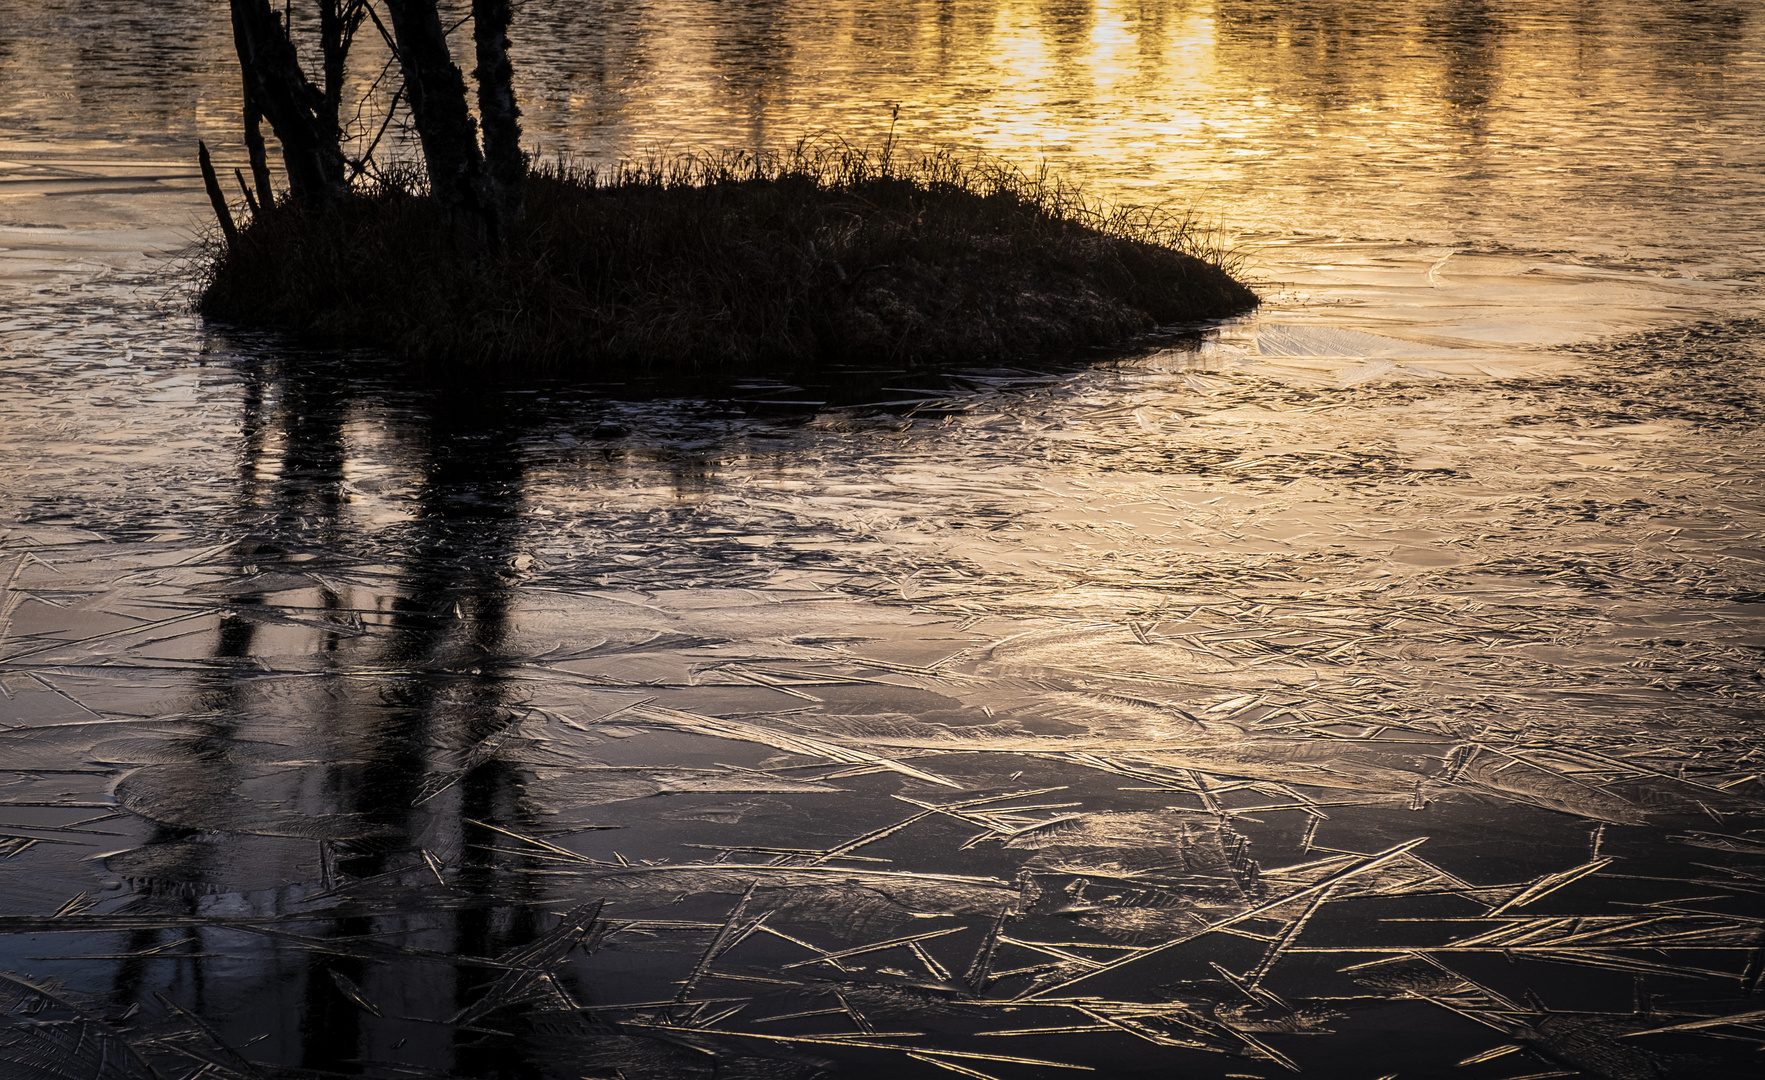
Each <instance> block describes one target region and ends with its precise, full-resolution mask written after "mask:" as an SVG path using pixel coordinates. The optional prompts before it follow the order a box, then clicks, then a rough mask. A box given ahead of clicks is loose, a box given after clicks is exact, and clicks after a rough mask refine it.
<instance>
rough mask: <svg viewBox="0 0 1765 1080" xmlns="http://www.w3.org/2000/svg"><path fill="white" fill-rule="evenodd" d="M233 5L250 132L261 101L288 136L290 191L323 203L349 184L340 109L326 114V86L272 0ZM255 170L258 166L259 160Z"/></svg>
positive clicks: (233, 0)
mask: <svg viewBox="0 0 1765 1080" xmlns="http://www.w3.org/2000/svg"><path fill="white" fill-rule="evenodd" d="M230 6H231V8H232V13H233V46H234V48H235V49H237V50H238V52H239V67H240V70H241V72H242V73H243V74H244V77H245V84H246V100H247V102H248V103H249V104H248V105H247V128H248V131H247V138H248V139H249V137H250V136H249V127H250V121H249V117H250V110H251V109H252V107H254V106H255V108H256V109H257V110H258V111H260V112H261V113H262V114H263V116H264V118H265V119H267V120H269V122H270V127H271V128H273V129H274V130H275V132H276V138H277V139H279V140H281V142H282V162H283V165H284V167H286V169H287V170H288V191H289V194H290V195H292V196H293V197H295V198H297V199H310V200H313V201H316V202H320V203H328V202H331V201H333V200H335V199H339V198H341V197H342V196H343V195H344V194H345V193H346V190H347V179H346V176H347V174H346V172H345V162H344V160H343V150H342V148H341V147H340V146H339V145H338V131H337V125H336V122H335V115H334V114H333V115H332V117H331V118H330V120H329V122H328V121H327V119H326V115H325V107H324V106H325V95H324V92H323V91H321V90H320V89H319V88H318V87H316V86H314V85H313V84H312V82H311V81H310V80H308V79H307V77H306V73H305V72H304V71H302V70H301V67H300V59H299V57H298V56H297V55H296V53H295V51H294V42H293V41H292V40H290V38H289V37H288V32H287V29H286V28H285V27H283V25H282V22H281V20H280V19H278V18H277V17H276V14H275V12H273V11H271V10H270V5H269V2H268V0H230ZM261 137H262V136H261V135H260V136H259V138H260V139H261ZM252 171H253V172H254V173H255V172H257V168H256V163H255V162H254V163H253V168H252ZM266 172H267V169H266Z"/></svg>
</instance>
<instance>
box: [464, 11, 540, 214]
mask: <svg viewBox="0 0 1765 1080" xmlns="http://www.w3.org/2000/svg"><path fill="white" fill-rule="evenodd" d="M513 17H514V7H513V5H512V4H511V3H510V2H509V0H472V39H473V42H474V44H475V45H476V46H477V51H478V68H477V70H475V71H474V72H472V77H473V78H474V79H476V80H477V81H478V118H479V121H480V122H481V123H482V124H483V126H484V159H485V164H486V165H487V166H488V167H489V173H490V179H491V183H492V194H493V196H494V198H495V200H496V213H497V218H498V222H497V224H498V228H499V231H501V232H503V233H505V234H506V233H507V232H508V230H509V228H510V226H512V225H513V224H514V223H515V222H517V221H519V220H521V215H522V195H523V192H524V189H525V187H526V183H527V158H526V156H525V155H523V154H522V153H521V110H520V108H519V107H517V106H516V104H515V69H514V66H513V65H511V64H510V63H509V21H510V20H511V19H512V18H513Z"/></svg>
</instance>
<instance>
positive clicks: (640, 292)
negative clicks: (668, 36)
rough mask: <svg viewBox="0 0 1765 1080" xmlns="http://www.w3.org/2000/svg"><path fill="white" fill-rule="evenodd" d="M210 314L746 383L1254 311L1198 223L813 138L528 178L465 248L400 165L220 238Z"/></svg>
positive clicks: (310, 330) (983, 167)
mask: <svg viewBox="0 0 1765 1080" xmlns="http://www.w3.org/2000/svg"><path fill="white" fill-rule="evenodd" d="M211 255H212V258H211V260H210V261H209V263H208V265H207V275H206V280H205V282H204V286H203V290H202V296H201V301H200V307H201V310H202V311H203V313H204V314H206V315H208V316H210V317H211V318H215V319H218V320H222V321H228V322H234V323H241V324H247V325H254V326H277V327H282V328H286V329H289V330H293V331H296V332H299V333H302V334H306V335H311V336H317V337H321V338H325V339H330V340H336V341H343V342H348V343H351V344H360V345H372V346H378V347H381V348H385V349H388V350H391V351H394V352H397V353H400V354H404V355H407V356H410V357H413V358H418V359H423V360H430V361H443V362H453V363H465V364H479V365H485V364H489V365H497V366H532V367H541V368H552V369H569V370H580V371H583V372H592V373H599V374H607V373H615V372H617V373H652V374H653V373H660V372H667V371H688V372H704V373H718V374H733V373H740V372H744V371H753V370H759V369H769V370H778V369H792V368H808V367H814V366H817V365H820V364H824V363H828V362H836V361H849V360H859V361H864V362H871V361H886V362H888V363H890V364H896V365H935V364H939V363H947V362H954V361H966V362H973V361H974V360H976V359H979V358H986V357H1001V356H1022V355H1027V354H1036V353H1048V352H1051V351H1058V350H1062V349H1069V348H1073V347H1079V346H1085V345H1095V344H1101V343H1106V342H1111V341H1116V340H1120V339H1122V338H1125V337H1129V336H1131V335H1133V334H1136V333H1139V332H1143V331H1145V330H1148V329H1150V328H1152V327H1154V326H1157V325H1165V324H1171V323H1179V322H1189V321H1196V320H1203V319H1209V318H1217V317H1222V316H1226V315H1231V314H1234V313H1237V312H1241V311H1244V310H1247V309H1249V308H1251V307H1253V306H1255V304H1256V302H1257V301H1256V297H1255V295H1254V294H1253V293H1252V292H1251V291H1250V290H1249V289H1248V288H1246V287H1245V286H1244V285H1242V284H1240V283H1239V282H1238V281H1236V280H1234V279H1233V278H1232V276H1231V274H1230V271H1231V270H1232V269H1233V264H1232V261H1231V258H1230V253H1229V252H1227V251H1225V250H1223V249H1222V248H1220V247H1219V246H1218V245H1210V243H1209V234H1207V233H1206V232H1205V231H1204V230H1201V229H1199V228H1197V227H1196V223H1195V222H1194V221H1193V220H1192V219H1191V218H1188V217H1184V216H1180V215H1172V214H1169V213H1167V212H1165V211H1162V210H1158V209H1155V208H1148V207H1106V206H1103V205H1101V204H1099V203H1097V202H1096V201H1094V200H1091V199H1089V198H1087V197H1086V196H1085V195H1084V194H1083V193H1082V192H1081V191H1079V190H1078V189H1077V188H1075V187H1074V186H1073V185H1072V184H1070V183H1069V182H1067V181H1065V180H1063V179H1061V178H1059V177H1056V176H1053V175H1050V174H1049V173H1047V172H1046V171H1044V172H1040V173H1035V174H1028V173H1024V172H1022V171H1019V170H1017V169H1015V168H1012V167H1010V166H1007V165H1003V164H1000V163H996V162H986V161H980V162H972V163H970V162H962V161H959V160H958V159H957V158H955V157H954V156H952V155H949V154H941V155H931V156H927V157H922V158H920V159H917V160H915V161H913V162H911V163H910V164H901V163H899V162H897V161H895V160H893V158H892V156H891V153H890V151H889V148H888V147H887V146H885V147H884V148H883V150H882V151H881V152H876V151H866V150H862V149H857V148H853V147H850V146H847V145H844V144H841V143H832V144H801V145H799V146H797V147H796V148H795V149H794V150H792V151H790V152H788V153H784V154H776V155H770V154H768V155H753V154H726V155H718V156H710V157H704V156H693V155H684V156H676V157H669V158H655V159H651V160H647V161H641V162H628V163H624V164H621V165H619V166H617V167H615V168H612V169H610V170H606V171H597V170H595V169H577V168H573V167H571V166H570V165H568V164H567V163H559V164H556V165H553V166H550V167H547V168H542V169H539V170H536V171H535V172H534V174H533V175H532V179H531V183H530V185H529V189H528V200H527V215H526V219H525V221H524V222H523V225H522V228H521V231H520V233H519V234H518V235H517V236H516V237H515V238H514V239H513V241H512V242H511V243H510V244H509V245H508V248H507V250H506V251H505V252H504V253H503V255H502V256H501V257H499V258H497V259H496V260H494V261H491V262H485V261H478V262H473V261H472V260H468V259H464V258H462V257H461V255H460V253H459V252H457V251H456V250H455V248H454V244H453V241H452V237H451V234H450V233H449V231H448V230H447V229H446V228H445V226H444V223H443V222H442V221H441V219H440V215H439V214H438V212H437V210H436V208H435V207H434V206H433V205H432V204H431V203H430V202H429V201H428V200H427V199H426V198H425V197H424V195H423V192H422V190H421V186H420V184H419V183H418V182H417V180H416V178H415V177H414V176H412V175H411V174H408V173H407V174H397V173H394V174H391V175H387V176H383V177H382V178H381V179H379V180H378V181H377V182H375V183H373V184H372V185H370V186H366V187H364V188H363V189H361V190H360V191H359V192H358V194H357V195H356V196H355V197H354V198H353V199H352V200H350V201H349V202H348V203H347V204H346V205H345V206H343V207H342V208H341V209H340V210H338V211H336V212H334V213H331V214H327V215H324V216H318V215H313V214H309V213H307V212H305V211H304V210H303V209H301V208H300V207H296V206H292V205H286V204H285V205H281V206H278V207H276V208H274V209H271V210H268V211H266V212H265V213H264V214H263V215H262V216H261V217H259V218H257V219H254V220H252V221H250V222H249V223H248V224H247V225H246V226H245V228H243V229H242V230H241V235H240V242H239V244H238V245H237V247H235V248H234V249H232V250H230V251H229V250H227V249H226V248H225V247H222V246H217V247H215V248H214V249H213V250H212V253H211Z"/></svg>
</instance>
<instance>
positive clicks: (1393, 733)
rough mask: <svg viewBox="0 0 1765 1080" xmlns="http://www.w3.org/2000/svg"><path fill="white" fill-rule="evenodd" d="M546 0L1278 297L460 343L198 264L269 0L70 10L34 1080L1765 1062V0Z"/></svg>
mask: <svg viewBox="0 0 1765 1080" xmlns="http://www.w3.org/2000/svg"><path fill="white" fill-rule="evenodd" d="M516 31H517V36H518V42H519V47H520V49H521V55H520V64H521V67H520V73H521V79H522V88H523V94H524V107H525V109H526V123H527V129H528V133H529V136H530V138H531V141H532V142H533V143H534V144H535V145H536V146H537V147H538V148H540V149H541V150H542V151H544V152H546V153H551V152H554V151H555V152H562V153H566V154H568V155H570V156H572V157H574V158H576V159H577V160H582V161H595V160H609V159H614V158H617V157H619V156H621V155H629V154H643V153H647V152H651V151H654V150H656V149H658V148H664V147H673V148H675V149H689V148H722V149H731V148H734V149H741V148H754V147H764V146H777V145H783V144H788V142H789V141H791V140H792V139H795V138H797V137H800V136H805V135H813V134H814V133H816V132H817V131H823V130H826V131H832V132H839V133H844V134H847V135H849V136H850V137H852V138H854V139H857V140H860V141H862V140H864V139H876V138H880V137H882V136H883V135H885V134H886V133H887V131H888V128H889V125H890V123H891V121H892V122H894V123H895V124H896V125H897V126H896V137H897V138H898V140H900V142H901V144H902V145H903V146H905V147H909V148H919V147H926V146H932V145H942V146H954V147H956V148H958V149H959V150H960V151H962V152H970V151H986V152H989V153H993V154H999V155H1004V156H1006V157H1008V158H1010V159H1011V160H1014V161H1016V162H1018V163H1020V164H1022V165H1023V166H1025V167H1027V168H1034V167H1037V165H1038V163H1039V162H1041V161H1043V160H1046V161H1047V162H1049V163H1051V164H1052V165H1053V166H1055V167H1058V168H1061V169H1064V170H1068V171H1069V172H1071V173H1072V174H1074V175H1076V176H1077V177H1079V178H1080V179H1082V180H1083V181H1084V182H1085V183H1086V184H1087V185H1088V186H1089V187H1090V189H1091V190H1092V191H1094V192H1095V193H1097V194H1098V195H1100V196H1102V197H1107V198H1111V199H1115V200H1118V201H1119V200H1141V201H1163V202H1167V203H1169V204H1170V205H1173V206H1177V207H1184V206H1194V207H1197V208H1199V209H1200V210H1201V211H1202V212H1203V213H1204V214H1205V215H1206V216H1207V217H1208V218H1209V219H1210V220H1212V219H1216V218H1217V219H1218V220H1220V221H1221V222H1222V223H1223V226H1224V232H1223V234H1222V235H1223V236H1226V237H1235V238H1236V241H1235V242H1236V243H1237V244H1239V245H1240V246H1239V252H1240V254H1241V255H1242V256H1243V257H1245V258H1246V259H1248V260H1249V261H1248V264H1247V266H1248V269H1247V273H1248V274H1249V275H1250V276H1252V277H1254V278H1256V279H1258V281H1259V282H1260V288H1261V291H1262V292H1263V295H1264V297H1265V304H1264V306H1263V308H1262V309H1261V310H1260V311H1259V312H1258V313H1257V314H1256V315H1254V316H1252V317H1250V318H1247V319H1244V320H1240V321H1237V322H1234V323H1231V324H1228V325H1224V326H1220V327H1213V328H1207V329H1205V330H1203V331H1200V332H1197V331H1195V330H1194V329H1193V328H1172V329H1171V330H1170V331H1169V332H1168V333H1164V334H1161V335H1155V336H1154V337H1152V338H1149V339H1148V340H1146V341H1144V342H1139V343H1133V344H1131V345H1130V346H1128V347H1126V348H1125V349H1123V350H1118V351H1112V352H1109V353H1107V354H1096V355H1094V356H1085V357H1069V358H1056V359H1055V360H1043V361H1038V362H1035V363H1031V362H1029V361H1027V360H1023V359H1021V358H997V357H993V358H976V362H975V364H974V365H973V366H972V367H970V368H966V369H963V370H959V371H955V372H949V373H942V374H932V373H923V372H921V373H914V372H887V371H874V370H867V371H864V372H862V373H861V374H854V375H852V377H851V378H850V379H847V378H845V377H830V378H829V379H827V380H825V381H824V382H822V383H819V384H814V385H786V384H783V383H779V384H770V383H766V382H764V381H756V382H753V383H748V384H742V385H737V386H731V387H724V388H721V389H719V390H717V391H715V392H712V393H710V394H708V395H707V396H704V397H701V398H694V399H679V398H667V397H662V398H658V397H656V396H654V394H644V395H640V394H636V393H633V392H632V389H631V388H621V387H617V386H604V385H602V386H587V387H584V386H571V385H567V384H561V383H541V384H522V385H518V386H508V387H502V388H498V389H495V390H484V389H471V388H462V387H459V386H455V385H450V384H446V383H439V382H430V381H426V380H425V379H423V378H421V377H413V376H412V375H411V374H410V373H409V372H406V371H402V370H400V369H398V368H397V367H396V366H395V365H393V364H391V363H389V362H386V361H384V360H383V359H381V358H376V357H373V356H364V355H339V354H337V353H332V352H320V351H313V350H310V349H304V348H301V347H299V346H296V345H294V344H291V343H288V342H286V341H282V340H279V339H276V338H274V337H270V336H263V335H253V334H244V333H239V332H236V331H233V330H230V329H229V328H225V327H212V326H204V325H202V324H201V323H200V322H199V321H198V320H196V319H195V318H194V317H193V316H191V315H190V314H189V313H188V311H187V297H188V295H189V288H190V286H189V281H190V274H191V271H190V263H189V258H190V256H188V255H186V254H181V253H182V252H184V251H185V250H186V246H187V245H188V243H189V242H190V239H191V237H192V236H193V235H195V233H196V232H197V231H198V230H200V229H202V228H203V227H204V222H205V220H206V215H207V209H206V204H205V201H204V199H203V197H202V193H201V190H200V184H199V182H198V181H197V180H196V179H195V177H194V169H193V167H192V164H191V159H192V157H193V143H194V140H195V138H197V137H198V136H200V137H202V138H204V139H206V140H208V141H209V143H210V145H211V146H215V147H217V148H218V151H219V156H220V158H221V160H222V164H223V165H224V166H226V167H227V168H230V167H231V166H232V165H235V164H240V163H242V151H241V150H240V148H239V145H238V142H237V137H236V130H237V123H236V115H237V76H236V73H235V71H234V69H233V66H232V63H233V62H232V60H231V56H230V47H231V41H230V34H229V32H228V29H227V26H226V23H225V15H224V11H218V10H216V8H215V5H212V4H197V3H191V2H182V3H159V4H151V5H150V4H127V3H110V4H98V3H73V2H63V3H54V2H49V3H31V4H25V3H21V2H18V0H0V86H4V87H5V90H6V93H5V94H3V95H0V380H3V382H0V695H3V696H0V721H3V723H4V727H3V728H0V971H3V972H6V973H8V974H4V975H0V1013H3V1014H4V1021H3V1026H0V1074H4V1075H10V1074H9V1073H7V1072H6V1070H8V1069H10V1070H14V1071H15V1072H16V1073H17V1074H18V1075H22V1076H33V1077H36V1076H53V1077H90V1076H103V1077H126V1078H143V1077H147V1076H151V1075H157V1076H161V1077H167V1078H170V1077H178V1078H184V1077H194V1076H197V1075H201V1076H205V1077H211V1076H212V1077H250V1076H288V1077H296V1076H298V1077H308V1076H331V1075H362V1074H365V1075H370V1076H377V1077H395V1076H396V1077H403V1076H413V1075H414V1076H448V1075H455V1076H507V1077H527V1076H544V1077H551V1076H558V1077H566V1076H567V1077H606V1078H611V1077H621V1076H622V1077H627V1078H632V1080H635V1078H637V1077H693V1076H706V1077H709V1076H718V1077H789V1078H798V1077H802V1078H809V1077H849V1076H866V1075H883V1074H888V1075H911V1076H919V1075H925V1076H948V1075H952V1074H954V1075H961V1076H982V1077H997V1078H1000V1080H1007V1078H1015V1077H1042V1076H1075V1075H1084V1074H1085V1070H1091V1072H1092V1074H1093V1075H1104V1076H1132V1075H1146V1076H1152V1075H1159V1076H1164V1075H1185V1076H1189V1075H1193V1076H1203V1077H1209V1076H1211V1077H1273V1076H1279V1075H1285V1074H1287V1073H1289V1072H1292V1071H1297V1072H1300V1073H1302V1074H1305V1075H1313V1076H1325V1077H1357V1078H1366V1080H1374V1078H1378V1077H1392V1076H1400V1077H1423V1076H1445V1075H1452V1076H1463V1077H1466V1078H1467V1080H1498V1078H1501V1080H1513V1078H1519V1077H1544V1076H1591V1077H1615V1078H1622V1080H1630V1078H1651V1077H1662V1076H1678V1077H1720V1076H1751V1075H1755V1073H1756V1070H1757V1068H1758V1063H1759V1061H1760V1060H1761V1054H1760V1049H1761V1047H1765V1012H1762V1011H1761V1010H1762V1008H1765V1006H1762V1005H1761V1003H1760V997H1759V995H1758V988H1759V981H1760V977H1761V973H1762V970H1765V903H1761V900H1760V897H1761V891H1762V890H1765V814H1761V806H1760V799H1761V795H1762V794H1765V788H1762V784H1765V780H1762V779H1761V778H1762V777H1765V742H1762V740H1761V737H1760V723H1761V719H1762V716H1765V712H1762V710H1761V707H1760V706H1761V695H1760V681H1761V650H1762V649H1765V636H1762V635H1761V622H1760V615H1761V611H1762V608H1761V605H1762V604H1765V573H1762V572H1761V571H1762V565H1765V563H1762V556H1761V545H1760V543H1759V538H1760V536H1761V535H1762V530H1765V513H1762V510H1765V500H1762V498H1761V490H1760V484H1761V470H1760V452H1761V441H1762V439H1761V412H1762V406H1761V404H1760V402H1761V400H1762V398H1761V394H1762V392H1765V374H1762V370H1765V369H1762V361H1765V355H1762V354H1765V345H1762V344H1761V341H1762V338H1761V330H1762V329H1765V322H1762V321H1761V320H1760V319H1759V317H1758V316H1757V302H1758V301H1757V292H1756V281H1757V274H1758V256H1759V253H1760V251H1761V250H1762V249H1765V227H1762V226H1765V200H1762V186H1761V182H1760V180H1759V179H1758V177H1759V175H1760V166H1761V164H1762V162H1761V157H1765V149H1762V147H1765V143H1762V142H1761V141H1760V140H1759V138H1758V130H1759V121H1760V117H1761V116H1762V115H1765V108H1762V106H1765V70H1762V68H1761V64H1762V61H1765V17H1762V16H1761V15H1759V14H1758V13H1756V12H1755V10H1754V7H1753V5H1750V4H1740V3H1735V4H1727V3H1722V2H1719V0H1710V2H1704V3H1684V4H1680V5H1672V6H1664V5H1654V4H1642V3H1627V2H1617V3H1608V4H1602V5H1598V6H1591V5H1585V4H1575V3H1568V2H1563V3H1550V2H1535V3H1521V2H1518V0H1514V2H1509V3H1500V2H1483V3H1479V2H1474V0H1464V2H1459V3H1447V2H1441V3H1433V4H1378V3H1374V4H1367V3H1359V4H1349V3H1332V2H1325V0H1315V2H1311V3H1303V4H1295V3H1283V4H1275V3H1261V2H1246V3H1224V2H1220V3H1212V4H1208V3H1201V2H1195V3H1179V2H1171V3H1160V2H1157V0H1151V2H1148V3H1143V4H1119V3H1106V2H1097V3H1084V2H1075V3H1065V2H1053V0H1050V2H1047V3H1042V4H1013V3H992V2H971V3H956V2H951V3H930V2H926V3H911V2H909V3H899V4H891V5H882V4H873V3H870V2H868V0H852V2H849V3H828V4H811V3H789V2H771V3H769V2H764V0H752V2H749V3H745V4H713V3H679V4H667V3H651V4H644V3H629V4H612V3H593V4H556V3H539V2H537V0H535V2H532V3H529V4H527V5H525V6H524V7H523V8H522V9H521V11H520V14H519V15H518V20H517V23H516ZM383 59H384V58H383V57H376V56H375V54H374V53H373V52H372V51H371V50H370V49H367V48H366V47H364V51H363V53H362V54H361V55H360V56H359V57H358V61H359V63H358V68H359V70H358V72H357V74H358V75H359V76H360V81H359V85H358V90H359V91H360V92H364V93H365V92H367V90H368V89H369V87H370V86H371V84H372V83H373V82H374V79H375V76H376V75H377V74H378V72H379V70H380V64H381V63H382V62H383ZM374 93H376V94H379V95H382V96H383V95H385V94H386V93H387V91H386V89H385V88H384V87H381V88H380V89H378V90H375V91H374ZM896 105H899V106H900V112H899V116H898V119H896V118H895V113H894V107H895V106H896ZM394 138H395V139H396V136H394ZM394 149H396V143H395V145H394ZM858 360H859V362H860V366H862V361H863V358H858ZM30 1070H35V1071H30Z"/></svg>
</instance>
